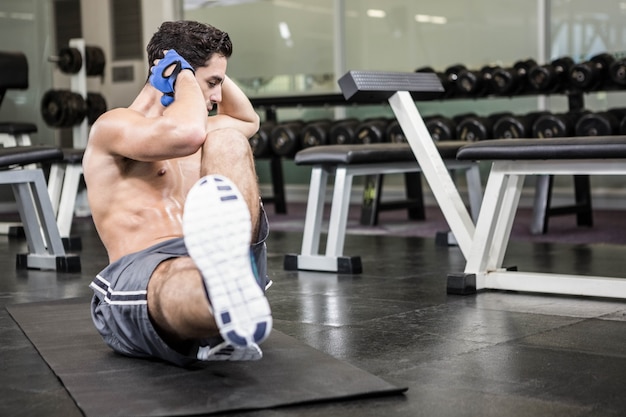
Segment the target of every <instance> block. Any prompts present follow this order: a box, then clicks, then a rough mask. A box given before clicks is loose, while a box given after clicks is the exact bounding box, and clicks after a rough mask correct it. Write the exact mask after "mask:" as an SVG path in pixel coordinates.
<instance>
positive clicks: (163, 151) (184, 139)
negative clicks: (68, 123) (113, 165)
mask: <svg viewBox="0 0 626 417" xmlns="http://www.w3.org/2000/svg"><path fill="white" fill-rule="evenodd" d="M145 94H146V93H145V92H144V93H140V95H139V96H138V98H137V99H136V100H135V102H134V103H133V105H131V107H130V108H129V109H125V108H123V109H114V110H112V111H109V112H107V113H105V114H104V115H103V116H101V117H100V118H99V119H98V121H97V122H96V123H95V124H94V125H93V126H92V129H91V132H90V139H89V141H90V142H92V141H94V142H97V145H98V146H99V147H101V148H103V149H105V150H106V152H107V153H110V154H113V155H118V156H123V157H126V158H129V159H133V160H137V161H157V160H163V159H169V158H175V157H182V156H187V155H191V154H193V153H195V152H196V151H197V150H198V149H200V147H202V144H203V143H204V140H205V139H206V133H207V130H206V114H207V111H206V104H205V102H204V98H203V96H202V92H201V90H200V87H199V86H198V83H197V81H196V78H195V76H194V74H193V73H192V72H191V71H181V73H180V74H178V77H177V81H176V92H175V100H174V102H173V103H172V104H170V105H169V106H168V107H167V108H166V109H165V111H164V112H163V114H162V115H160V116H157V117H146V116H144V115H143V114H141V112H139V111H135V110H133V107H134V106H138V107H142V106H145V105H149V102H148V103H146V102H145V101H146V100H154V99H153V98H150V97H149V96H147V97H145V96H142V95H145ZM94 145H95V143H94Z"/></svg>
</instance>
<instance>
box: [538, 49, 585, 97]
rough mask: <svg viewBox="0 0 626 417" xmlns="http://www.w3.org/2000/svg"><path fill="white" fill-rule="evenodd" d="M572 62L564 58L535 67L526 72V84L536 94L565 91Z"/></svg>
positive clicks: (570, 59) (568, 58)
mask: <svg viewBox="0 0 626 417" xmlns="http://www.w3.org/2000/svg"><path fill="white" fill-rule="evenodd" d="M573 66H574V60H573V59H572V58H570V57H567V56H564V57H561V58H557V59H555V60H553V61H551V62H550V63H549V64H544V65H536V66H534V67H532V68H531V69H530V70H529V71H528V82H529V83H530V86H531V87H532V88H533V90H535V91H536V92H538V93H545V94H551V93H557V92H562V91H565V90H566V89H567V85H568V80H569V73H570V70H571V69H572V67H573Z"/></svg>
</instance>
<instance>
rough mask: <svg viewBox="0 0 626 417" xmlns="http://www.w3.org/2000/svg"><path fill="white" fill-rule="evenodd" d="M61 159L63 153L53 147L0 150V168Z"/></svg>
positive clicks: (12, 147) (22, 147)
mask: <svg viewBox="0 0 626 417" xmlns="http://www.w3.org/2000/svg"><path fill="white" fill-rule="evenodd" d="M62 159H63V151H62V150H61V149H59V148H57V147H54V146H43V145H35V146H11V147H6V148H0V168H7V167H10V166H13V165H28V164H34V163H38V162H46V161H57V160H62Z"/></svg>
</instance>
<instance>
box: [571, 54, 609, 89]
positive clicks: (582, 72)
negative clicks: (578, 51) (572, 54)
mask: <svg viewBox="0 0 626 417" xmlns="http://www.w3.org/2000/svg"><path fill="white" fill-rule="evenodd" d="M614 62H615V58H613V56H612V55H611V54H608V53H602V54H598V55H594V56H593V57H591V58H590V59H589V61H584V62H580V63H578V64H576V65H574V66H573V67H572V68H571V69H570V72H569V82H570V85H572V86H573V87H576V88H578V89H580V90H583V91H594V90H598V89H600V88H602V87H603V86H605V85H606V84H607V81H608V80H610V76H609V68H610V67H611V65H613V63H614Z"/></svg>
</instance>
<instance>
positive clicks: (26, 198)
mask: <svg viewBox="0 0 626 417" xmlns="http://www.w3.org/2000/svg"><path fill="white" fill-rule="evenodd" d="M0 184H10V185H11V186H12V189H13V193H14V196H15V200H16V203H17V208H18V211H19V214H20V219H21V221H22V225H23V227H24V233H25V235H26V240H27V244H28V249H29V253H27V254H22V255H18V262H17V263H18V267H25V268H36V269H53V270H63V271H67V272H73V271H77V270H80V260H79V258H78V257H77V256H74V255H69V256H68V255H66V253H65V249H64V248H63V243H62V241H61V236H60V234H59V229H58V226H57V223H56V218H55V216H54V211H53V209H52V203H51V202H50V196H49V195H48V190H47V187H46V180H45V178H44V176H43V172H42V171H41V170H40V169H28V170H15V171H5V172H2V173H0Z"/></svg>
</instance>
